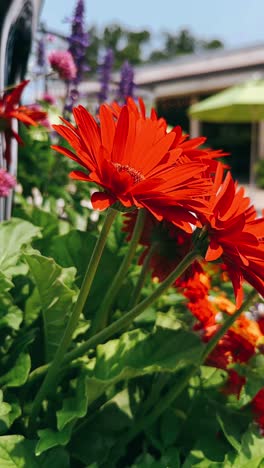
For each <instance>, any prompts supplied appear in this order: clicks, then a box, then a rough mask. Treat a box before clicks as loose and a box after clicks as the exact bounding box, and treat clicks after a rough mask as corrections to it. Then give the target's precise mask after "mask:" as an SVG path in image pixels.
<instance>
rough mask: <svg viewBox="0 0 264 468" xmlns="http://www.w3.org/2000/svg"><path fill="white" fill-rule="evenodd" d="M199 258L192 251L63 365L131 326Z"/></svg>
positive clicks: (199, 256)
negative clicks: (123, 313) (121, 315)
mask: <svg viewBox="0 0 264 468" xmlns="http://www.w3.org/2000/svg"><path fill="white" fill-rule="evenodd" d="M198 258H201V255H200V253H199V252H198V251H197V250H192V251H190V252H189V253H188V254H187V255H186V256H185V257H184V259H183V260H182V261H181V262H180V263H179V265H178V266H177V268H175V270H173V271H172V272H171V273H170V275H169V276H167V278H166V279H165V280H164V281H163V282H162V283H161V284H160V285H159V286H158V287H157V289H156V290H155V291H154V292H153V293H152V294H150V296H148V297H146V298H145V299H144V300H143V301H141V302H140V303H139V304H138V305H136V306H135V307H134V308H133V309H131V310H130V311H129V312H127V314H125V315H123V317H121V318H120V319H118V320H116V321H115V322H113V323H111V325H108V327H106V328H104V329H103V330H101V331H100V332H98V333H97V334H96V335H94V336H92V337H91V338H89V339H88V340H87V341H85V342H84V343H82V344H81V345H80V346H79V347H77V348H75V349H73V350H72V351H70V352H69V353H67V354H66V356H65V358H64V360H63V364H66V363H69V362H71V361H72V360H73V359H77V358H79V357H81V356H83V355H84V354H85V353H86V352H87V351H89V349H91V348H94V347H95V346H97V345H98V344H100V343H103V342H104V341H105V340H107V339H108V338H110V337H111V336H113V335H115V334H116V333H118V332H120V330H122V329H123V328H125V327H127V326H128V325H130V324H131V323H132V322H133V320H134V319H135V318H136V317H138V315H140V314H141V313H142V312H143V311H144V310H145V309H146V308H147V307H149V306H150V305H151V304H153V303H154V302H155V301H156V300H157V299H158V298H159V297H160V296H161V295H162V294H163V293H164V292H165V291H166V290H167V289H168V288H169V287H170V286H171V285H172V284H173V283H174V281H175V280H176V279H177V278H179V277H180V276H181V275H182V274H183V273H184V271H185V270H186V269H187V268H188V267H189V266H190V265H191V264H192V263H193V262H194V260H197V259H198Z"/></svg>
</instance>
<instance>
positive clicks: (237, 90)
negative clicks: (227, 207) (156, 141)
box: [189, 80, 264, 184]
mask: <svg viewBox="0 0 264 468" xmlns="http://www.w3.org/2000/svg"><path fill="white" fill-rule="evenodd" d="M189 115H190V116H191V117H192V118H194V119H197V120H203V121H204V122H219V123H220V122H226V123H228V122H230V123H231V122H238V123H239V122H241V123H242V122H249V123H250V122H251V123H252V136H251V152H250V177H249V179H250V183H251V184H254V165H255V156H256V150H255V148H256V142H257V124H255V123H256V122H259V121H261V120H264V80H250V81H247V82H244V83H241V84H238V85H236V86H232V87H231V88H228V89H226V90H224V91H221V92H220V93H217V94H215V95H214V96H211V97H209V98H208V99H205V100H204V101H201V102H198V103H197V104H193V105H192V106H191V107H190V108H189Z"/></svg>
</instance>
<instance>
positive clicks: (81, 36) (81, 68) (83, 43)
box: [68, 0, 89, 85]
mask: <svg viewBox="0 0 264 468" xmlns="http://www.w3.org/2000/svg"><path fill="white" fill-rule="evenodd" d="M68 42H69V52H71V54H72V56H73V59H74V62H75V65H76V68H77V74H76V78H75V79H74V81H73V82H74V84H76V85H77V84H78V83H80V82H81V80H82V77H83V73H84V72H85V71H87V70H89V67H87V64H86V49H87V47H88V46H89V34H88V33H87V32H85V26H84V1H83V0H78V2H77V5H76V8H75V12H74V15H73V18H72V22H71V35H70V37H69V38H68Z"/></svg>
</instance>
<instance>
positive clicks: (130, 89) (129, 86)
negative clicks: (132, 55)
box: [117, 60, 135, 103]
mask: <svg viewBox="0 0 264 468" xmlns="http://www.w3.org/2000/svg"><path fill="white" fill-rule="evenodd" d="M134 88H135V83H134V70H133V67H132V66H131V65H130V63H129V62H128V61H127V60H126V61H125V62H124V63H123V65H122V67H121V74H120V83H119V88H118V93H117V99H118V101H120V102H122V103H124V102H126V98H127V97H128V96H131V97H134Z"/></svg>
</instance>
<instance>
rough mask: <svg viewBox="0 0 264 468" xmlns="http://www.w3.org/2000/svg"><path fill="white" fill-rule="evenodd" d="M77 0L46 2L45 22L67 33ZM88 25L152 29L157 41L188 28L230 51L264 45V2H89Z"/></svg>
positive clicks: (87, 1)
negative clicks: (166, 33) (165, 33)
mask: <svg viewBox="0 0 264 468" xmlns="http://www.w3.org/2000/svg"><path fill="white" fill-rule="evenodd" d="M75 4H76V0H44V5H43V8H42V14H41V20H43V21H44V22H45V23H46V25H49V27H50V28H52V29H55V30H57V31H61V32H64V33H67V32H68V30H69V24H67V23H65V22H63V20H64V19H65V18H66V17H69V16H70V15H71V13H72V12H73V10H74V6H75ZM85 4H86V22H87V24H88V25H91V24H97V26H99V27H102V26H104V25H106V24H109V23H111V22H118V23H121V24H123V25H126V26H128V27H130V28H131V29H135V30H136V29H140V28H148V29H149V30H151V31H152V32H153V33H154V36H155V37H156V38H157V37H158V35H159V33H160V32H161V31H162V30H169V31H172V32H173V31H177V30H179V29H180V28H183V27H187V28H189V29H190V30H191V32H192V33H193V34H194V35H195V36H197V37H200V38H204V39H207V38H208V39H209V38H219V39H221V40H223V42H224V43H225V45H226V46H227V47H239V46H244V45H251V44H255V43H260V42H264V0H220V1H219V0H182V1H178V0H85Z"/></svg>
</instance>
